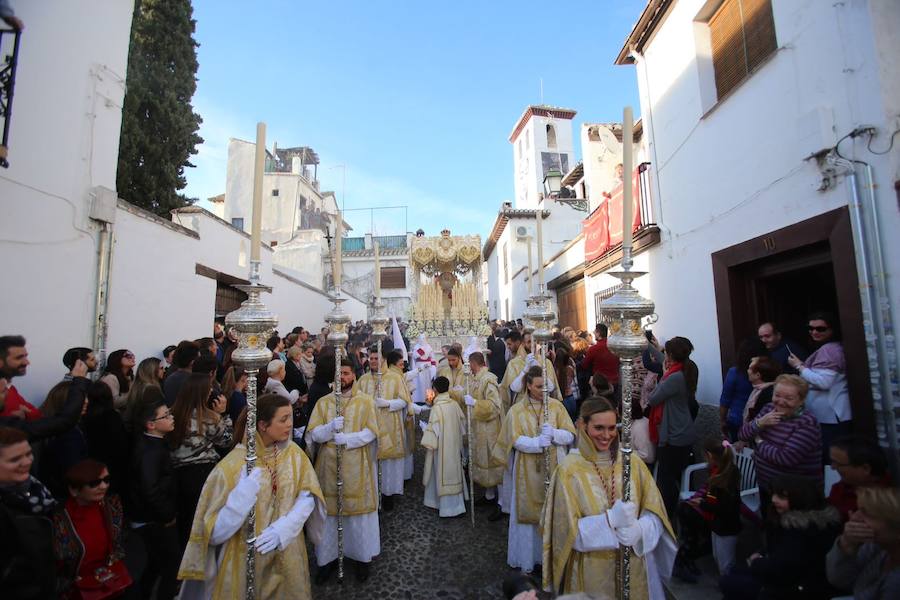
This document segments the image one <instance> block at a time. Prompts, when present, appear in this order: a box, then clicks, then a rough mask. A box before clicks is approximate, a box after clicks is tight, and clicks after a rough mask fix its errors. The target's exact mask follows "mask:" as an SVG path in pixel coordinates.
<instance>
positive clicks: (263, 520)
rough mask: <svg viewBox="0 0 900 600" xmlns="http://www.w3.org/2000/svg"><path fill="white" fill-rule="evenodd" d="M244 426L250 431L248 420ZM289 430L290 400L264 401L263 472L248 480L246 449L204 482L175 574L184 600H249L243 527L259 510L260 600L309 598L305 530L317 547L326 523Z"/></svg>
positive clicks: (259, 445)
mask: <svg viewBox="0 0 900 600" xmlns="http://www.w3.org/2000/svg"><path fill="white" fill-rule="evenodd" d="M239 422H241V423H243V424H246V415H244V414H242V416H241V418H240V420H239ZM244 426H246V425H244ZM292 427H293V413H292V411H291V406H290V402H289V401H288V400H287V399H285V398H281V397H279V396H275V395H274V394H266V395H263V396H261V397H260V398H259V400H258V402H257V427H256V432H255V435H256V449H257V454H258V457H257V465H258V466H257V467H256V468H255V469H253V471H252V472H251V473H250V475H247V474H246V463H245V459H246V456H247V449H246V447H245V446H244V445H243V444H238V445H237V446H235V448H234V450H232V451H231V452H229V453H228V455H227V456H226V457H225V458H223V459H222V460H221V461H220V462H219V464H217V465H216V467H215V469H213V471H212V473H210V475H209V477H208V478H207V480H206V484H205V485H204V486H203V492H202V493H201V494H200V502H199V504H198V505H197V512H196V513H195V515H194V523H193V527H192V529H191V537H190V540H189V542H188V546H187V549H186V550H185V553H184V557H183V558H182V561H181V570H180V571H179V573H178V578H179V579H182V580H184V584H183V586H182V590H181V598H183V599H191V600H192V599H198V600H199V599H206V598H215V599H216V600H221V599H226V598H233V599H238V598H241V599H242V598H245V597H246V595H247V591H246V579H247V560H246V559H247V542H246V527H245V525H244V523H245V521H246V519H247V515H248V514H249V512H250V508H251V507H253V506H254V505H255V507H256V541H255V546H256V552H257V554H256V579H255V580H256V597H257V598H260V599H269V598H278V599H282V598H287V599H296V600H310V599H311V598H312V595H311V590H310V582H309V563H308V561H307V557H306V543H305V540H304V536H303V527H304V524H305V525H306V527H307V531H308V533H309V534H310V536H311V537H312V538H313V539H314V541H315V540H317V539H318V537H319V536H320V534H321V528H322V526H323V525H324V522H325V499H324V497H323V495H322V490H321V488H320V487H319V480H318V479H317V478H316V473H315V471H314V470H313V466H312V464H311V463H310V461H309V458H307V456H306V454H305V453H304V452H303V451H302V450H301V449H300V447H299V446H297V445H296V444H294V443H293V442H292V441H291V433H292ZM236 433H238V432H237V430H236ZM238 439H245V438H244V436H241V437H240V438H238ZM307 520H308V522H307Z"/></svg>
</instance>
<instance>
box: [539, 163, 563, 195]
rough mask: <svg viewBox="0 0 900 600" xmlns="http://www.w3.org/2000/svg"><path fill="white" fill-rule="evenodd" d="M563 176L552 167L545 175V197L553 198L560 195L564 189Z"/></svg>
mask: <svg viewBox="0 0 900 600" xmlns="http://www.w3.org/2000/svg"><path fill="white" fill-rule="evenodd" d="M562 179H563V174H562V172H560V170H559V169H557V168H556V167H550V170H549V171H547V173H546V174H545V175H544V195H545V196H547V197H548V198H553V197H555V196H556V195H557V194H559V190H560V188H561V187H562Z"/></svg>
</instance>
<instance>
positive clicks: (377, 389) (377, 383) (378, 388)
mask: <svg viewBox="0 0 900 600" xmlns="http://www.w3.org/2000/svg"><path fill="white" fill-rule="evenodd" d="M378 398H381V338H380V337H379V338H378V370H377V371H376V372H375V399H376V400H377V399H378ZM376 410H381V409H380V408H379V409H376ZM375 461H376V462H377V463H378V511H379V512H381V496H383V495H384V490H383V489H382V488H383V486H384V479H383V478H382V475H381V460H379V458H378V456H377V455H376V456H375Z"/></svg>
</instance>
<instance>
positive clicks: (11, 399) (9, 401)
mask: <svg viewBox="0 0 900 600" xmlns="http://www.w3.org/2000/svg"><path fill="white" fill-rule="evenodd" d="M19 408H24V409H25V420H27V421H33V420H35V419H40V418H41V417H42V416H43V415H41V411H40V410H38V409H37V408H35V407H34V406H32V405H31V404H29V403H28V400H26V399H25V398H23V397H22V395H21V394H20V393H19V390H17V389H16V386H14V385H11V386H9V389H8V390H7V391H6V404H5V405H4V406H3V410H2V411H0V417H9V416H11V415H12V414H13V413H14V412H15V411H17V410H18V409H19Z"/></svg>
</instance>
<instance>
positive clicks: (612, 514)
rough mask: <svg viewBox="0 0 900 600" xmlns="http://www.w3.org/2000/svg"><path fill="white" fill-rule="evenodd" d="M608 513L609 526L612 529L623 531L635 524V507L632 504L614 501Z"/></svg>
mask: <svg viewBox="0 0 900 600" xmlns="http://www.w3.org/2000/svg"><path fill="white" fill-rule="evenodd" d="M608 512H609V524H610V525H612V527H613V529H623V528H625V527H629V526H631V525H633V524H634V523H635V522H637V505H636V504H635V503H634V502H622V501H621V500H616V503H615V504H613V506H612V508H610V509H609V511H608ZM629 545H630V544H629Z"/></svg>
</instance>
